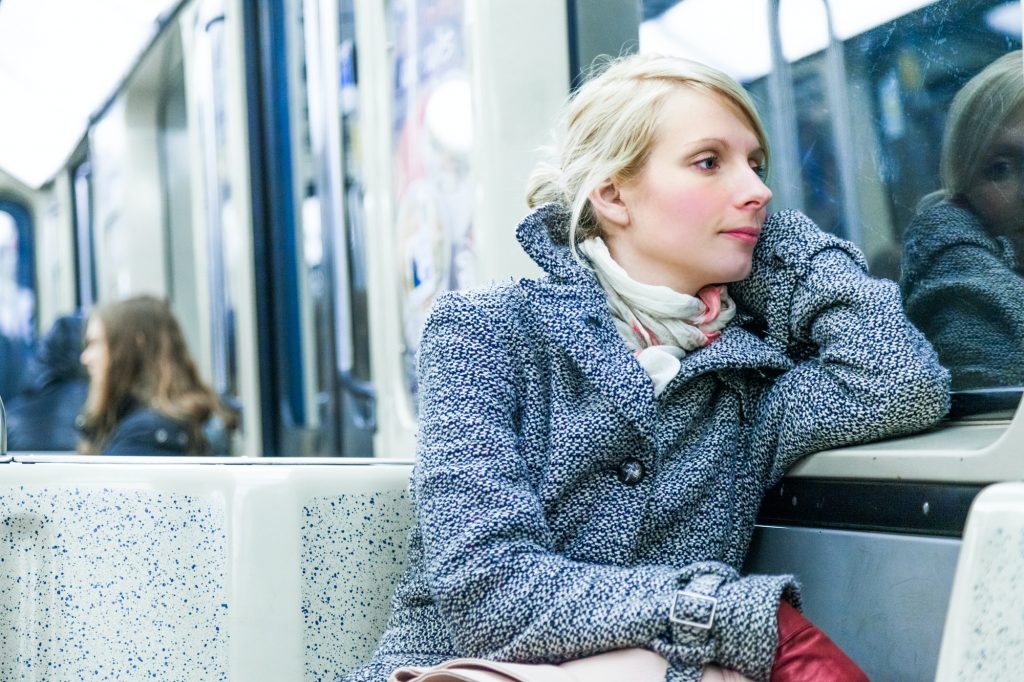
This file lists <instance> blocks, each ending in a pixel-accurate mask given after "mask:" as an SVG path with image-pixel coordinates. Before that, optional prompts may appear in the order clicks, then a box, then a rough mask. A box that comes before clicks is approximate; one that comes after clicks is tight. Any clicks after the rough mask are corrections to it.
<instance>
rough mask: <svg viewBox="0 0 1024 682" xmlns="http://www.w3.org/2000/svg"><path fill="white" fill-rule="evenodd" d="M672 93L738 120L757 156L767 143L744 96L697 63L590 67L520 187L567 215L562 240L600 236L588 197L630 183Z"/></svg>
mask: <svg viewBox="0 0 1024 682" xmlns="http://www.w3.org/2000/svg"><path fill="white" fill-rule="evenodd" d="M679 88H689V89H692V90H697V91H703V92H707V93H708V94H711V95H718V96H719V97H721V98H723V99H724V101H725V102H727V103H728V104H730V105H731V106H733V107H735V109H736V110H737V113H739V114H740V115H741V117H742V118H744V119H746V121H747V123H748V124H749V125H750V129H751V131H752V132H753V133H754V135H755V136H756V137H757V140H758V142H759V143H760V145H761V148H762V149H763V150H764V154H765V168H766V169H767V159H768V140H767V136H766V135H765V132H764V126H763V125H762V124H761V119H760V118H759V117H758V115H757V110H756V108H755V106H754V102H753V100H751V99H750V95H748V94H747V93H746V91H745V90H744V89H743V87H742V86H740V84H739V83H737V82H736V81H735V80H733V79H732V78H731V77H730V76H728V75H727V74H725V73H723V72H721V71H719V70H718V69H714V68H712V67H710V66H707V65H705V64H701V63H699V62H694V61H691V60H689V59H682V58H679V57H667V56H663V55H632V56H627V57H619V58H616V59H611V58H605V61H604V62H595V65H594V67H592V70H591V76H590V79H589V80H588V81H587V82H586V83H585V84H584V85H583V86H582V87H581V88H580V89H579V91H577V93H576V94H575V95H574V96H573V97H572V98H571V99H570V101H569V103H568V105H567V107H566V109H565V112H564V113H563V120H562V123H561V125H560V129H561V130H560V135H559V138H560V139H559V140H558V141H557V142H556V143H555V145H554V146H553V147H552V148H550V149H549V150H548V153H549V157H550V158H549V159H548V160H546V161H542V162H541V163H539V164H538V165H537V166H536V167H535V168H534V170H533V173H532V174H531V176H530V179H529V181H528V182H527V187H526V200H527V203H528V204H529V206H530V207H531V208H535V207H537V206H540V205H541V204H545V203H548V202H556V203H559V204H561V205H562V206H564V207H566V208H567V209H568V210H569V211H570V220H569V224H568V229H567V230H566V233H565V234H561V235H555V236H556V237H558V238H560V239H563V240H564V241H565V242H567V243H568V244H569V245H570V247H571V248H572V249H573V252H574V253H575V246H576V244H577V243H578V242H580V241H582V240H584V239H588V238H590V237H593V236H596V235H599V234H600V233H601V226H600V224H599V223H598V220H597V217H596V216H595V215H594V213H593V210H592V208H591V206H590V200H589V195H590V193H591V192H592V191H593V190H594V189H595V188H597V187H598V186H599V185H600V184H601V183H602V182H604V181H605V180H608V179H610V178H611V179H614V180H617V181H620V182H628V181H629V180H631V179H633V178H635V177H636V176H637V175H638V174H639V173H640V171H641V170H643V167H644V164H645V163H646V162H647V157H648V156H649V154H650V151H651V148H652V147H653V145H654V142H655V140H656V137H657V132H658V125H659V123H660V122H661V111H662V107H663V105H664V103H665V101H666V100H667V99H668V97H669V95H671V94H672V93H674V92H676V91H677V90H678V89H679Z"/></svg>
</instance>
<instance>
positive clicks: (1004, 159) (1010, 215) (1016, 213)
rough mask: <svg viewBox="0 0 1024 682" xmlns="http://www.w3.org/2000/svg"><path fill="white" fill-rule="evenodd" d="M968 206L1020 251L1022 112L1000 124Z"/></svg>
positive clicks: (1023, 219) (1023, 228) (1023, 233)
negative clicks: (1000, 126)
mask: <svg viewBox="0 0 1024 682" xmlns="http://www.w3.org/2000/svg"><path fill="white" fill-rule="evenodd" d="M980 176H981V177H980V178H979V179H978V181H977V182H975V184H974V185H973V186H972V187H971V189H970V190H968V192H967V202H968V203H969V204H970V206H971V209H973V210H974V212H975V213H977V214H978V216H979V217H980V218H981V220H982V222H984V223H985V225H986V226H987V227H988V229H989V230H990V231H991V232H992V233H993V234H996V235H1002V236H1005V237H1009V238H1010V240H1011V241H1013V242H1014V243H1015V245H1018V246H1017V250H1018V252H1020V251H1021V248H1020V244H1021V243H1022V242H1024V108H1021V109H1018V110H1017V111H1016V112H1014V113H1013V114H1011V115H1010V116H1009V117H1008V118H1007V119H1006V123H1005V124H1003V126H1002V128H1000V130H999V132H998V133H997V134H996V137H995V139H994V140H993V141H992V146H991V147H990V149H989V152H988V154H987V155H986V156H985V159H984V161H983V162H982V166H981V173H980Z"/></svg>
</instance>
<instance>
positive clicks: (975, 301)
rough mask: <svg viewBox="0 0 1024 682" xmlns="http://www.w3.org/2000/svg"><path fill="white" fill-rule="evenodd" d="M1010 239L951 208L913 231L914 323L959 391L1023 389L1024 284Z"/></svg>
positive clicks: (907, 266) (908, 279) (904, 283)
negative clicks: (993, 388) (934, 350)
mask: <svg viewBox="0 0 1024 682" xmlns="http://www.w3.org/2000/svg"><path fill="white" fill-rule="evenodd" d="M1016 260H1017V259H1016V256H1015V255H1014V249H1013V246H1012V245H1011V244H1010V241H1009V240H1008V239H1007V238H1006V237H1001V236H997V237H994V236H992V235H990V234H988V233H987V232H986V230H985V229H984V226H983V225H982V224H981V222H980V221H979V220H978V218H977V216H976V215H975V214H974V213H973V212H971V211H970V210H968V209H966V208H961V207H959V206H956V205H954V204H951V203H949V202H948V201H943V202H941V203H939V204H937V205H935V206H933V207H932V208H928V209H925V210H922V211H920V212H919V213H918V214H917V215H916V216H915V217H914V220H913V221H912V222H911V223H910V226H909V227H908V228H907V233H906V236H905V246H904V255H903V275H902V278H901V280H900V287H901V288H902V290H903V296H904V299H905V301H906V308H907V315H908V316H909V317H910V319H911V321H913V322H914V324H916V325H917V326H918V328H919V329H920V330H921V331H922V332H924V334H925V336H927V337H928V338H929V339H930V340H931V342H932V343H933V344H934V345H935V349H936V350H937V351H938V352H939V359H940V361H941V362H942V364H943V365H945V366H946V367H947V368H948V369H949V370H950V372H952V374H953V388H954V389H972V388H986V387H993V386H1008V385H1016V386H1020V385H1021V384H1024V364H1022V363H1021V362H1020V357H1021V347H1022V344H1024V278H1021V276H1020V274H1018V273H1019V270H1018V268H1019V264H1018V263H1017V262H1016Z"/></svg>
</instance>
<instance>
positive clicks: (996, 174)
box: [985, 160, 1013, 182]
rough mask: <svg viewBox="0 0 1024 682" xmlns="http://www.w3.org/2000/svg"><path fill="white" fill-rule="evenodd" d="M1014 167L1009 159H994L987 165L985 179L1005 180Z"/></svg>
mask: <svg viewBox="0 0 1024 682" xmlns="http://www.w3.org/2000/svg"><path fill="white" fill-rule="evenodd" d="M1012 170H1013V169H1012V167H1011V164H1010V162H1009V161H1003V160H1000V161H993V162H992V163H990V164H988V165H987V166H985V179H986V180H993V181H997V182H998V181H999V180H1005V179H1006V178H1007V177H1009V175H1010V172H1011V171H1012Z"/></svg>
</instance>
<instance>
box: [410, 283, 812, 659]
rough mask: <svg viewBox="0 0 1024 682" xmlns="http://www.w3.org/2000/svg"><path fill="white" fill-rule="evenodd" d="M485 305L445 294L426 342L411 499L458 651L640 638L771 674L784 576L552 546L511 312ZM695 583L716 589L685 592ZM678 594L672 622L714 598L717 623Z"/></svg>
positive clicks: (681, 654) (672, 651)
mask: <svg viewBox="0 0 1024 682" xmlns="http://www.w3.org/2000/svg"><path fill="white" fill-rule="evenodd" d="M486 305H490V304H480V303H479V302H476V301H471V300H469V299H468V298H467V297H465V296H462V295H457V294H452V295H446V296H444V297H442V298H440V299H439V300H438V302H437V304H436V305H435V308H434V311H433V312H432V314H431V315H430V317H429V319H428V321H427V324H426V327H425V331H424V336H423V341H422V344H421V348H420V433H419V442H418V461H417V465H416V469H415V472H414V475H413V482H412V486H413V497H414V502H415V508H416V515H417V523H418V524H419V526H420V530H421V533H422V538H423V550H424V565H425V574H426V577H427V581H428V584H429V587H430V590H431V594H432V596H433V598H434V600H435V602H436V604H437V606H438V608H439V609H440V611H441V613H442V616H443V617H444V618H445V620H446V622H447V623H448V624H449V629H450V632H451V636H452V638H453V641H454V642H455V644H456V647H457V649H458V650H459V652H460V653H461V654H462V655H466V656H478V657H485V658H490V659H494V660H507V661H519V662H533V663H538V662H560V661H565V660H570V659H575V658H579V657H583V656H587V655H591V654H595V653H598V652H602V651H609V650H614V649H622V648H629V647H647V648H651V649H653V650H655V651H658V652H659V653H661V654H662V655H664V656H665V657H666V658H668V659H669V661H670V662H671V663H672V664H673V665H674V666H676V667H678V668H679V669H680V670H685V671H688V672H689V673H693V672H694V671H697V672H698V673H699V670H700V668H701V666H703V664H705V663H707V662H710V661H715V662H718V663H721V664H722V665H728V666H729V667H732V668H734V669H737V670H739V671H740V672H743V673H744V674H746V675H748V676H750V677H753V678H755V679H766V678H767V675H768V673H769V671H770V668H771V664H772V662H773V660H774V655H775V647H776V643H777V632H776V620H775V612H776V609H777V606H778V603H779V599H780V598H781V597H783V596H787V597H788V598H790V599H792V600H793V601H796V600H797V599H798V597H797V596H796V587H795V585H794V584H793V582H792V578H791V576H750V577H746V578H739V577H738V576H737V574H736V572H735V571H734V570H733V569H732V568H731V567H729V566H727V565H726V564H721V563H716V562H705V563H700V564H694V565H691V566H685V567H673V566H667V565H646V566H638V567H620V566H610V565H597V564H589V563H582V562H577V561H573V560H571V559H569V558H568V557H566V556H564V555H562V554H560V553H558V552H557V551H555V549H554V547H553V539H552V531H551V529H550V527H549V526H548V524H547V521H546V519H545V515H544V510H543V508H542V504H541V501H540V499H539V497H538V494H537V491H536V490H535V489H534V487H533V486H532V484H531V482H530V481H531V478H530V475H529V472H528V471H527V468H526V460H525V458H524V457H523V454H522V453H521V452H520V448H521V440H520V438H519V436H518V433H519V429H518V425H517V420H518V416H517V405H518V404H519V403H520V402H521V400H522V399H523V396H521V395H520V394H519V391H520V390H521V388H520V386H519V381H518V378H517V374H518V372H519V367H518V366H517V364H516V362H515V360H514V357H515V354H514V353H512V352H511V349H512V346H513V342H514V341H513V332H512V331H511V329H508V330H505V331H503V329H502V326H503V325H502V323H501V322H499V320H507V319H508V318H509V317H510V316H511V311H508V310H505V311H503V312H502V311H498V310H495V311H490V310H485V308H486ZM505 326H506V327H507V326H508V324H507V323H506V324H505ZM518 342H519V343H527V342H528V339H519V340H518ZM698 589H700V590H702V591H703V592H705V593H707V594H708V595H710V596H711V599H705V598H702V597H700V596H696V597H694V596H692V595H687V594H686V593H687V592H688V591H689V592H696V591H698ZM680 594H681V596H679V595H680ZM676 601H677V603H676V608H677V616H678V617H679V618H680V619H690V620H692V621H700V622H701V623H707V622H708V620H709V616H710V606H711V604H712V603H714V605H715V609H716V610H715V614H714V616H713V618H711V619H710V622H711V625H712V627H710V628H708V629H704V628H699V627H693V626H689V625H683V624H679V623H673V622H671V621H670V617H669V616H670V610H671V609H672V606H673V603H674V602H676ZM693 679H697V678H696V677H694V678H693Z"/></svg>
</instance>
